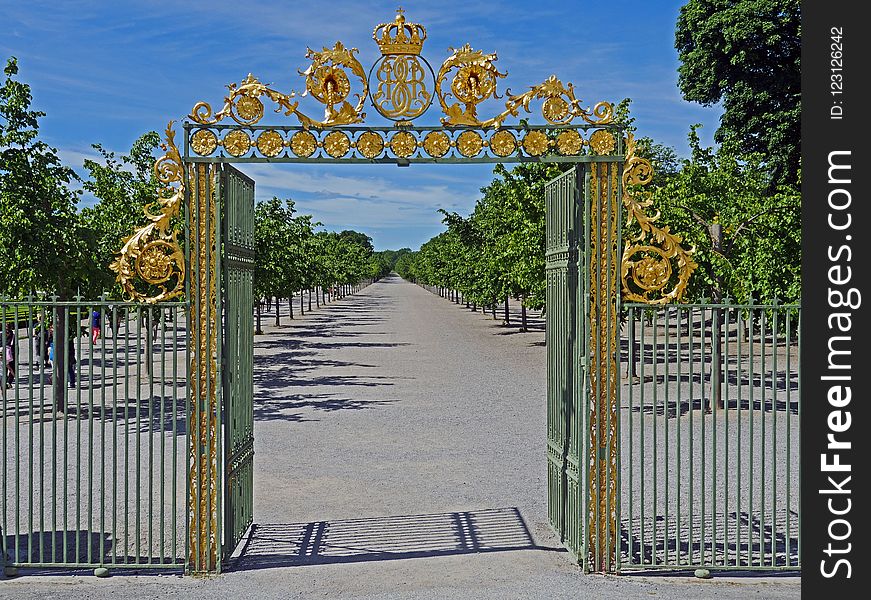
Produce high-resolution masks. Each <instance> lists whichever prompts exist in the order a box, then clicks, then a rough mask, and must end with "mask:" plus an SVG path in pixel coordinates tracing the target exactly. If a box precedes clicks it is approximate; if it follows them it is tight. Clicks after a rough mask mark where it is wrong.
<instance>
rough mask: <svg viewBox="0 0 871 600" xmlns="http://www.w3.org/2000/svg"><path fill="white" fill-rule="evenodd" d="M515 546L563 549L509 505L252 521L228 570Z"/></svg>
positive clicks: (536, 548)
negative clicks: (538, 534)
mask: <svg viewBox="0 0 871 600" xmlns="http://www.w3.org/2000/svg"><path fill="white" fill-rule="evenodd" d="M514 550H547V551H552V552H565V550H564V549H563V548H561V547H559V548H558V547H549V546H538V545H536V544H535V542H534V541H533V539H532V535H531V534H530V532H529V528H528V527H527V525H526V522H525V521H524V519H523V517H522V516H521V514H520V511H519V510H518V509H517V508H515V507H510V508H495V509H484V510H474V511H466V512H449V513H439V514H432V515H403V516H394V517H375V518H369V519H347V520H336V521H315V522H312V523H291V524H282V523H269V524H264V525H258V524H256V525H254V526H253V528H252V532H251V537H250V538H249V540H248V542H247V544H245V545H244V546H243V548H242V550H241V552H240V553H239V555H238V556H237V557H236V558H234V560H233V561H232V562H231V563H230V565H229V569H230V570H235V571H245V570H254V569H273V568H278V567H293V566H304V565H324V564H336V563H338V564H341V563H353V562H368V561H382V560H402V559H408V558H432V557H438V556H455V555H460V554H476V553H480V552H508V551H514Z"/></svg>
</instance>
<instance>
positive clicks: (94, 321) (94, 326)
mask: <svg viewBox="0 0 871 600" xmlns="http://www.w3.org/2000/svg"><path fill="white" fill-rule="evenodd" d="M102 325H103V323H102V315H101V314H100V311H99V310H94V311H93V312H92V313H91V343H92V344H96V343H97V340H99V339H100V333H101V332H102V331H103V327H102Z"/></svg>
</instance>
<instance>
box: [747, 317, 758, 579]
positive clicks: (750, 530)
mask: <svg viewBox="0 0 871 600" xmlns="http://www.w3.org/2000/svg"><path fill="white" fill-rule="evenodd" d="M755 312H756V311H755V310H754V309H753V308H750V322H749V323H748V325H749V328H750V342H749V345H748V351H749V361H748V364H749V365H750V376H749V378H748V382H749V383H748V385H749V387H750V420H749V423H748V429H749V431H748V433H747V435H748V437H749V438H750V449H749V452H748V459H747V460H748V464H747V467H748V470H749V475H750V476H749V477H748V478H747V479H748V480H749V481H748V484H747V485H748V494H749V495H748V498H747V558H748V566H753V560H754V559H753V554H754V553H753V488H754V486H753V483H754V481H753V480H754V478H755V477H756V473H754V469H753V466H754V463H755V462H756V461H755V452H754V446H755V441H756V439H755V435H754V431H753V421H754V415H755V413H756V375H755V364H754V363H755V362H756V357H755V354H756V353H755V352H754V350H755V346H756V340H755V339H754V336H755V335H756V333H755V331H754V329H755V328H754V321H755V320H756V317H755V314H754V313H755ZM760 526H761V525H760Z"/></svg>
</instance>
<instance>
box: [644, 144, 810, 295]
mask: <svg viewBox="0 0 871 600" xmlns="http://www.w3.org/2000/svg"><path fill="white" fill-rule="evenodd" d="M689 140H690V147H691V149H692V157H691V159H689V160H685V161H684V164H683V165H682V168H681V170H680V172H679V173H678V174H677V175H675V176H674V177H672V178H671V180H670V181H669V182H668V183H667V184H665V185H662V186H660V187H658V188H656V189H655V190H654V194H653V198H654V205H655V206H656V207H657V208H658V209H659V210H660V211H661V213H662V216H661V220H662V221H663V222H665V223H668V224H669V225H670V226H671V230H672V231H676V232H679V233H681V234H682V235H683V238H684V241H685V242H686V243H687V244H690V245H693V246H694V247H695V249H696V253H695V255H694V259H695V261H696V262H697V263H698V265H699V268H698V270H697V272H696V274H694V276H693V277H692V279H691V280H690V288H689V290H688V291H689V293H688V296H689V298H691V299H695V300H698V299H701V298H710V299H713V300H714V301H717V302H719V301H720V300H722V299H723V298H725V297H726V296H730V297H731V298H732V299H733V300H735V301H738V302H748V301H750V299H751V298H754V299H756V300H757V301H759V300H764V301H773V300H774V299H775V298H778V299H779V300H780V301H787V302H797V301H798V300H799V299H800V296H801V197H800V194H799V191H798V190H797V189H795V188H793V187H790V186H780V187H779V188H778V189H776V190H775V191H773V192H772V191H770V189H769V181H768V175H767V173H766V171H765V168H764V158H763V157H762V156H761V155H759V154H750V155H743V154H739V151H738V149H737V148H736V147H735V145H734V144H730V143H726V144H723V145H722V146H720V147H719V148H718V149H717V150H716V151H715V150H714V149H712V148H703V147H702V146H701V145H700V142H699V137H698V134H697V133H696V130H695V128H693V129H692V130H691V132H690V136H689Z"/></svg>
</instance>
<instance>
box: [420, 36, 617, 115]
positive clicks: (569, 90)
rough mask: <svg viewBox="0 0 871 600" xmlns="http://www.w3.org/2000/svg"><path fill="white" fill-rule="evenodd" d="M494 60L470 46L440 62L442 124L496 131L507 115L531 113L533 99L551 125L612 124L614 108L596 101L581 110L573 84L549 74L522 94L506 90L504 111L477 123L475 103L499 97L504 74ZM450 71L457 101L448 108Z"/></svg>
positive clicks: (437, 86) (437, 84) (437, 91)
mask: <svg viewBox="0 0 871 600" xmlns="http://www.w3.org/2000/svg"><path fill="white" fill-rule="evenodd" d="M496 60H497V56H496V54H495V53H492V54H484V53H483V52H482V51H480V50H472V47H471V46H470V45H469V44H466V45H464V46H462V47H461V48H459V49H456V50H454V52H453V54H452V55H451V56H449V57H448V58H447V59H446V60H445V61H444V63H442V66H441V68H440V69H439V72H438V75H437V76H436V94H437V95H438V98H439V104H441V107H442V111H443V112H444V113H445V116H444V117H442V120H441V121H442V123H443V124H444V125H468V126H472V127H497V128H498V127H500V126H501V125H502V124H503V122H504V121H505V119H507V118H508V117H509V116H514V117H517V116H518V115H519V109H520V108H523V109H524V110H525V111H526V112H530V110H529V104H530V102H531V101H532V100H535V99H538V100H542V101H543V102H542V107H541V114H542V116H543V117H544V118H545V119H546V120H547V122H548V123H550V124H552V125H565V124H568V123H571V122H572V120H574V119H575V118H576V117H580V118H581V119H583V120H584V121H586V122H587V123H590V124H593V125H604V124H607V123H611V122H612V121H613V118H614V107H613V106H612V105H611V104H610V103H608V102H599V103H598V104H596V106H594V107H593V109H592V110H587V109H585V108H583V107H582V106H581V101H580V100H578V99H577V98H576V97H575V88H574V85H572V84H571V83H569V84H568V85H564V84H563V82H562V81H560V80H559V79H557V77H556V75H551V76H550V77H549V78H548V79H547V80H545V81H544V82H542V83H540V84H539V85H535V86H532V87H531V88H530V89H529V91H527V92H525V93H523V94H518V95H516V96H512V95H511V94H510V91H509V95H508V101H507V102H506V103H505V110H504V111H503V112H501V113H499V114H498V115H496V116H495V117H493V118H492V119H488V120H486V121H481V120H479V119H478V104H480V103H481V102H483V101H484V100H487V99H488V98H494V97H496V98H498V96H497V95H496V82H497V80H498V79H499V78H502V77H505V76H506V75H507V73H501V72H499V70H497V69H496V67H495V66H493V63H494V62H495V61H496ZM453 70H456V73H455V74H454V76H453V79H452V81H451V86H450V89H451V93H452V94H453V96H455V97H456V98H457V100H459V102H455V103H453V104H450V105H449V104H448V101H447V98H448V97H449V96H450V95H451V93H447V92H445V91H444V89H443V87H444V83H445V81H446V80H447V78H448V74H449V73H450V72H451V71H453Z"/></svg>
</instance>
